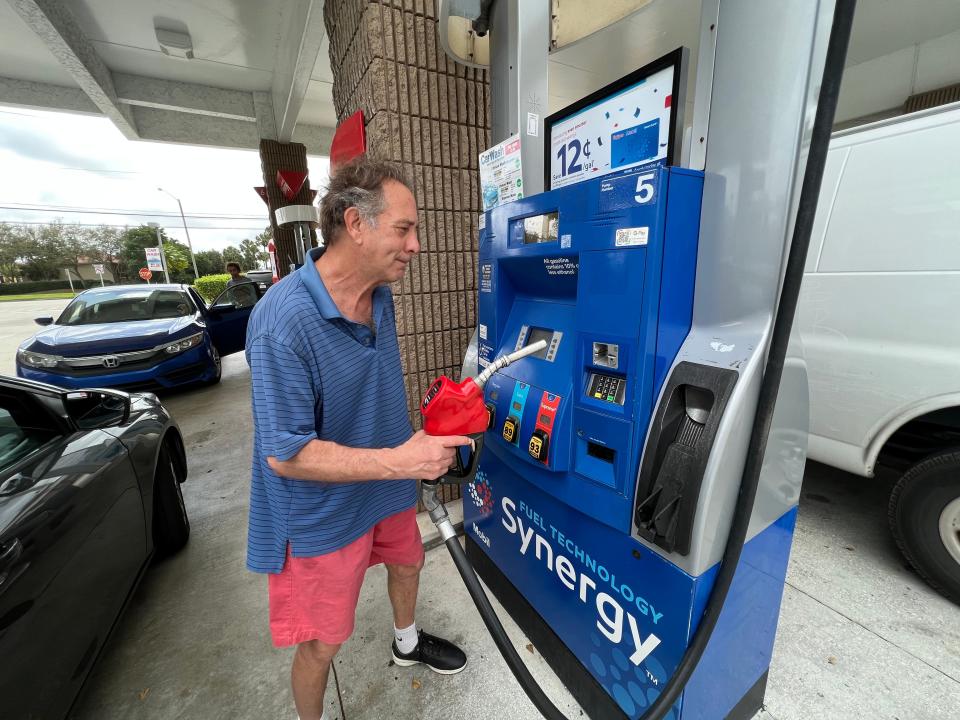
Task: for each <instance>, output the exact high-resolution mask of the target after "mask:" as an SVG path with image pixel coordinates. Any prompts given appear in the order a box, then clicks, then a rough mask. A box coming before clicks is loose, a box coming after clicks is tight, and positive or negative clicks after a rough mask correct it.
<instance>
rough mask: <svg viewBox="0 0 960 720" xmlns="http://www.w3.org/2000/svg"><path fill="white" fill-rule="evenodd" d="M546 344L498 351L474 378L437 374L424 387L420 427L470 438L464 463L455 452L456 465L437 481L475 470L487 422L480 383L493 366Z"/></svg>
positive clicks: (461, 476)
mask: <svg viewBox="0 0 960 720" xmlns="http://www.w3.org/2000/svg"><path fill="white" fill-rule="evenodd" d="M546 347H547V343H546V341H545V340H538V341H537V342H535V343H531V344H529V345H527V346H526V347H523V348H520V349H519V350H516V351H514V352H512V353H509V354H507V355H501V356H500V357H498V358H497V359H496V360H494V361H493V362H492V363H490V365H488V366H487V368H486V369H485V370H484V371H483V372H482V373H480V374H479V375H478V376H477V377H475V378H466V379H465V380H463V381H462V382H459V383H458V382H454V381H453V380H451V379H450V378H448V377H445V376H441V377H439V378H437V379H436V380H435V381H434V383H433V384H432V385H431V386H430V389H429V390H427V394H426V395H424V397H423V402H421V403H420V414H421V415H422V416H423V429H424V432H426V433H427V435H468V436H470V437H471V438H472V439H473V441H474V449H473V451H472V452H471V454H470V458H469V460H468V461H467V462H466V463H464V462H463V461H462V459H461V457H460V453H459V452H458V453H457V468H456V470H454V471H451V472H450V473H448V474H447V475H444V476H443V478H441V482H453V483H457V482H463V481H469V480H470V479H471V478H472V477H473V475H474V473H476V469H477V463H478V462H479V456H480V449H481V448H482V446H483V433H484V432H485V431H486V430H487V428H488V427H489V425H490V417H491V410H490V409H489V408H487V406H486V404H485V403H484V402H483V386H484V385H486V384H487V380H489V379H490V378H491V377H492V376H493V374H494V373H495V372H497V370H501V369H503V368H505V367H507V366H508V365H510V364H511V363H514V362H516V361H517V360H519V359H520V358H524V357H526V356H527V355H532V354H533V353H537V352H540V351H541V350H543V349H544V348H546Z"/></svg>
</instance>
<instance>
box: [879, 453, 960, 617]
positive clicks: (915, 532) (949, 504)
mask: <svg viewBox="0 0 960 720" xmlns="http://www.w3.org/2000/svg"><path fill="white" fill-rule="evenodd" d="M888 517H889V519H890V530H891V531H892V532H893V537H894V539H895V540H896V541H897V545H898V546H899V547H900V550H901V551H902V552H903V554H904V556H905V557H906V558H907V560H909V561H910V564H911V565H912V566H913V567H914V569H915V570H916V571H917V572H918V573H919V574H920V576H921V577H922V578H923V579H924V580H926V581H927V582H928V583H929V584H930V586H931V587H933V588H934V589H935V590H937V591H938V592H940V593H942V594H943V595H945V596H946V597H948V598H949V599H951V600H953V601H954V602H955V603H957V604H960V449H957V450H950V451H947V452H944V453H940V454H938V455H934V456H932V457H929V458H927V459H926V460H924V461H922V462H920V463H917V464H916V465H914V466H913V467H912V468H910V469H909V470H908V471H907V472H906V473H904V475H903V477H902V478H900V482H898V483H897V485H896V487H895V488H894V489H893V493H892V494H891V495H890V505H889V508H888Z"/></svg>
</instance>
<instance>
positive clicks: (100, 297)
mask: <svg viewBox="0 0 960 720" xmlns="http://www.w3.org/2000/svg"><path fill="white" fill-rule="evenodd" d="M192 312H193V303H191V302H190V298H189V297H187V294H186V293H185V292H182V291H181V290H170V289H165V290H162V289H157V290H150V289H147V288H138V287H132V288H116V289H112V290H107V291H100V292H94V293H85V294H83V295H80V296H79V297H78V298H76V299H75V300H74V301H73V302H72V303H70V304H69V305H67V308H66V310H64V311H63V313H62V314H61V315H60V318H59V319H58V320H57V324H58V325H91V324H93V323H114V322H129V321H131V320H155V319H159V318H176V317H184V316H186V315H190V314H191V313H192Z"/></svg>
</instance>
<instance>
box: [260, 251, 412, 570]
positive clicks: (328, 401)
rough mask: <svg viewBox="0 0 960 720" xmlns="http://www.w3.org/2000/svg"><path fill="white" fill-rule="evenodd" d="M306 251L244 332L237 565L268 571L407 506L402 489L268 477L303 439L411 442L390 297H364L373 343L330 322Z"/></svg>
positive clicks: (365, 333)
mask: <svg viewBox="0 0 960 720" xmlns="http://www.w3.org/2000/svg"><path fill="white" fill-rule="evenodd" d="M322 252H323V249H322V248H317V249H314V250H312V251H311V252H310V254H309V257H308V260H307V262H305V263H304V265H303V267H302V268H300V269H299V270H298V271H297V272H295V273H291V274H290V275H289V276H288V277H286V278H284V279H283V281H282V282H280V283H278V284H277V285H275V286H273V287H272V288H271V289H270V292H268V293H267V294H266V295H264V296H263V299H262V300H260V302H258V303H257V305H256V307H255V308H254V310H253V313H252V314H251V316H250V322H249V325H248V327H247V348H246V354H247V362H248V363H249V365H250V379H251V384H252V386H253V387H252V390H253V422H254V441H253V469H252V478H251V492H250V526H249V533H248V536H247V567H248V568H249V569H250V570H253V571H254V572H263V573H279V572H280V571H281V570H282V569H283V564H284V560H285V557H286V548H287V543H288V542H289V543H290V547H291V552H292V554H293V556H294V557H311V556H315V555H323V554H325V553H329V552H333V551H334V550H338V549H340V548H342V547H344V546H345V545H348V544H350V543H351V542H353V541H354V540H356V539H357V538H359V537H360V536H361V535H363V534H364V533H366V532H367V531H368V530H369V529H370V528H371V527H373V526H374V525H375V524H376V523H378V522H379V521H380V520H382V519H384V518H386V517H388V516H390V515H393V514H394V513H397V512H400V511H402V510H406V509H407V508H410V507H412V506H413V505H414V504H415V503H416V501H417V489H416V482H415V481H413V480H399V481H398V480H372V481H366V482H316V481H309V480H291V479H290V478H286V477H282V476H280V475H277V473H275V472H274V471H273V470H271V469H270V466H269V465H268V464H267V458H268V457H271V456H272V457H275V458H277V459H278V460H289V459H290V458H292V457H293V456H294V455H296V454H297V453H298V452H299V451H300V449H301V448H302V447H303V446H304V445H306V444H307V443H308V442H310V441H311V440H313V439H314V438H317V439H320V440H330V441H332V442H335V443H339V444H340V445H346V446H348V447H355V448H383V447H396V446H397V445H400V444H402V443H404V442H405V441H406V440H407V439H409V438H410V436H411V435H412V434H413V429H412V427H411V425H410V417H409V415H408V414H407V397H406V392H405V390H404V385H403V374H402V370H401V367H400V349H399V345H398V343H397V328H396V319H395V317H394V310H393V297H392V294H391V292H390V288H389V287H387V286H386V285H383V286H380V287H378V288H377V289H376V290H374V293H373V320H374V327H375V328H376V333H374V332H372V331H371V329H370V328H369V327H367V326H366V325H362V324H358V323H355V322H352V321H350V320H348V319H347V318H345V317H343V315H341V314H340V311H339V310H338V309H337V306H336V304H335V303H334V302H333V299H332V298H331V297H330V294H329V293H328V292H327V289H326V287H324V284H323V281H322V280H321V278H320V274H319V273H318V272H317V268H316V265H315V264H314V263H315V261H316V260H317V258H319V257H320V254H321V253H322Z"/></svg>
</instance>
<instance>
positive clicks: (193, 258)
mask: <svg viewBox="0 0 960 720" xmlns="http://www.w3.org/2000/svg"><path fill="white" fill-rule="evenodd" d="M157 190H159V191H160V192H162V193H166V194H167V195H169V196H170V197H172V198H173V199H174V200H176V201H177V206H178V207H179V208H180V219H181V220H182V221H183V232H185V233H186V234H187V247H188V248H190V261H191V262H192V263H193V276H194V277H195V278H199V277H200V273H199V272H197V259H196V258H195V257H194V256H193V243H192V242H190V231H189V230H187V216H186V215H184V214H183V203H182V202H180V198H178V197H177V196H176V195H174V194H173V193H172V192H170V191H169V190H164V189H163V188H162V187H158V188H157Z"/></svg>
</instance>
